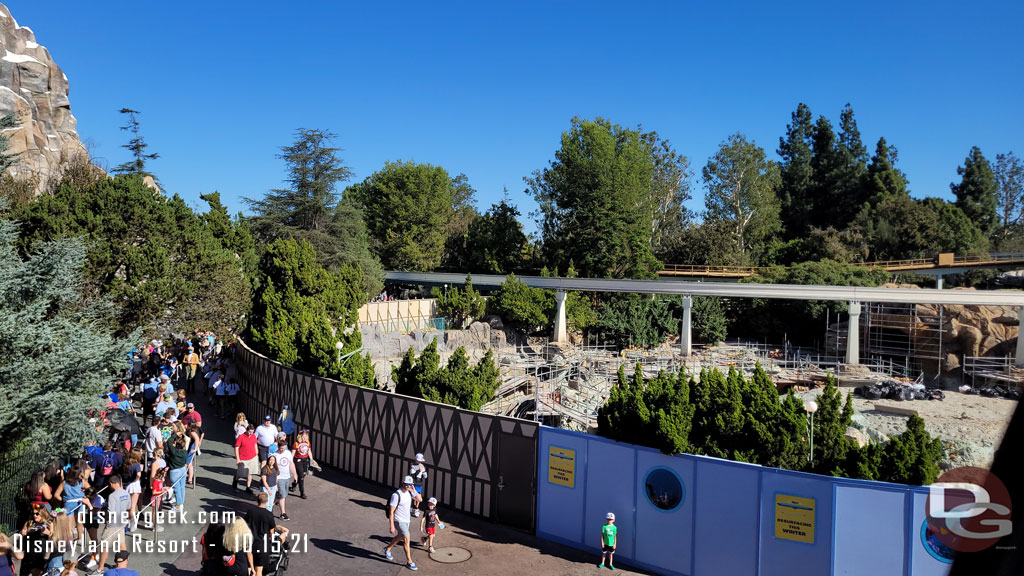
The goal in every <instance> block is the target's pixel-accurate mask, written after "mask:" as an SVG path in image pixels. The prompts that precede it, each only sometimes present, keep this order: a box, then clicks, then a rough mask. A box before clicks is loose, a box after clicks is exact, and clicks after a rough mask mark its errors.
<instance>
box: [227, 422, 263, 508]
mask: <svg viewBox="0 0 1024 576" xmlns="http://www.w3.org/2000/svg"><path fill="white" fill-rule="evenodd" d="M253 431H254V428H253V426H252V424H249V426H248V427H247V428H246V429H245V434H241V435H239V436H238V438H236V439H235V466H237V467H238V472H237V473H236V474H235V481H234V482H232V487H233V488H235V489H236V490H237V489H238V480H239V479H240V478H241V476H242V475H243V474H244V476H245V491H246V492H248V493H250V494H252V489H250V488H249V483H250V482H252V477H253V476H257V477H258V476H259V475H260V460H259V451H258V450H257V449H256V435H255V434H253Z"/></svg>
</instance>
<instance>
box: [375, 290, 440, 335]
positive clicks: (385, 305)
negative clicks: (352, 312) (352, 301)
mask: <svg viewBox="0 0 1024 576" xmlns="http://www.w3.org/2000/svg"><path fill="white" fill-rule="evenodd" d="M437 316H438V314H437V300H435V299H433V298H424V299H420V300H391V301H390V302H370V303H367V304H363V305H362V306H361V307H360V308H359V325H360V326H363V325H367V324H378V325H380V326H382V327H383V328H384V331H385V332H411V331H413V330H435V329H441V330H443V329H444V326H443V325H441V326H436V323H435V322H434V319H435V318H436V317H437Z"/></svg>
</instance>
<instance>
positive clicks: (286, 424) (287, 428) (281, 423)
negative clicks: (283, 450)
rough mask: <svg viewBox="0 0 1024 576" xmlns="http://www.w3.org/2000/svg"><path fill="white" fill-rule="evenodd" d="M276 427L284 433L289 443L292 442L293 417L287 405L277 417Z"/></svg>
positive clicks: (293, 432) (293, 431) (293, 430)
mask: <svg viewBox="0 0 1024 576" xmlns="http://www.w3.org/2000/svg"><path fill="white" fill-rule="evenodd" d="M277 425H278V427H280V429H281V432H284V433H285V436H287V437H288V440H289V441H291V440H294V436H293V435H294V434H295V415H294V414H292V411H291V408H289V407H288V405H287V404H285V405H284V409H283V410H281V413H280V414H278V416H277Z"/></svg>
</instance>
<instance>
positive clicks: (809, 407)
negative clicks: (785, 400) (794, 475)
mask: <svg viewBox="0 0 1024 576" xmlns="http://www.w3.org/2000/svg"><path fill="white" fill-rule="evenodd" d="M804 410H805V411H806V412H807V435H808V437H809V438H810V441H811V454H810V457H809V458H808V461H809V462H810V463H811V465H813V464H814V413H815V412H817V411H818V403H817V402H815V401H814V400H811V401H810V402H808V403H807V404H804Z"/></svg>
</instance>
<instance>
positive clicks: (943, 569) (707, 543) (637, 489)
mask: <svg viewBox="0 0 1024 576" xmlns="http://www.w3.org/2000/svg"><path fill="white" fill-rule="evenodd" d="M553 453H554V454H555V455H556V456H553V455H552V454H553ZM538 459H539V461H538V465H537V476H538V478H537V535H538V536H541V537H543V538H546V539H549V540H552V541H555V542H560V543H563V544H568V545H570V546H574V547H576V548H581V549H584V550H588V551H591V552H593V553H594V559H595V561H596V560H597V559H598V555H599V554H600V534H601V526H602V525H603V524H604V523H605V520H604V519H605V515H606V514H607V513H608V512H614V513H615V517H616V522H615V524H616V526H618V547H617V551H616V553H615V557H616V558H617V559H618V560H619V561H621V562H623V563H627V564H632V565H634V566H638V567H641V568H646V569H649V570H652V571H655V572H657V573H660V574H673V575H685V576H733V575H735V576H750V575H751V574H757V575H760V576H822V575H841V576H861V575H863V576H868V575H870V576H890V575H891V576H944V575H946V574H947V573H948V572H949V567H950V565H949V564H948V563H946V562H945V561H943V560H942V558H941V554H939V553H936V551H934V550H930V549H929V548H928V547H927V545H926V543H925V539H924V532H923V529H922V527H923V525H924V519H925V498H926V497H927V490H926V489H923V488H917V487H908V486H900V485H896V484H887V483H884V482H866V481H860V480H847V479H841V478H830V477H825V476H817V475H814V474H804V473H800V472H790V471H786V470H777V469H772V468H763V467H761V466H755V465H749V464H741V463H738V462H730V461H726V460H718V459H715V458H706V457H702V456H690V455H679V456H666V455H664V454H661V453H660V452H658V451H656V450H652V449H649V448H644V447H641V446H633V445H630V444H622V443H618V442H612V441H610V440H607V439H604V438H600V437H598V436H590V435H586V434H580V433H576V432H568V431H565V430H559V429H555V428H547V427H542V428H541V432H540V438H539V447H538ZM552 460H555V461H556V463H555V468H554V469H553V470H551V471H549V461H552ZM569 462H572V466H568V464H567V463H569ZM570 470H571V474H570V473H569V472H570ZM549 472H553V473H554V474H553V475H549ZM676 486H679V487H681V490H676V489H675V487H676ZM666 487H669V488H666ZM648 493H650V494H651V497H650V498H649V497H648ZM656 501H657V502H658V503H659V504H660V505H656V504H655V502H656ZM665 508H668V509H665ZM777 511H778V512H777ZM777 516H778V517H777ZM794 523H795V524H794ZM805 525H813V530H812V529H808V528H800V527H799V526H805ZM793 526H797V528H796V529H795V532H794V531H793V530H794V529H793V528H792V527H793ZM777 530H781V532H779V533H778V535H777ZM786 534H790V536H786Z"/></svg>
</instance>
